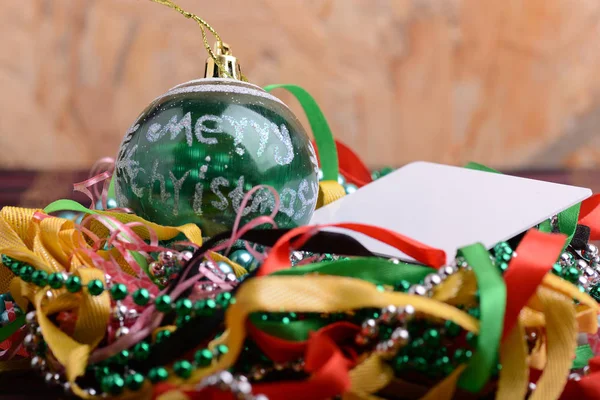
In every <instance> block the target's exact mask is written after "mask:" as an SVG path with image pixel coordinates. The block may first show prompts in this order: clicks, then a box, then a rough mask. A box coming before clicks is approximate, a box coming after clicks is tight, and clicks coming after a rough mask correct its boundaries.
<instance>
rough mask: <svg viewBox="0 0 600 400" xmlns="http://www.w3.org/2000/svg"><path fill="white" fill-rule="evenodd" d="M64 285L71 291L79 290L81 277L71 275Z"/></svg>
mask: <svg viewBox="0 0 600 400" xmlns="http://www.w3.org/2000/svg"><path fill="white" fill-rule="evenodd" d="M65 287H66V288H67V290H68V291H69V292H71V293H77V292H79V291H80V290H81V278H80V277H78V276H75V275H71V276H70V277H69V278H68V279H67V282H66V283H65Z"/></svg>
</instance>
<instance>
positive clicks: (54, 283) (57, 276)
mask: <svg viewBox="0 0 600 400" xmlns="http://www.w3.org/2000/svg"><path fill="white" fill-rule="evenodd" d="M64 283H65V278H64V277H63V275H62V274H61V273H60V272H54V273H52V274H50V276H49V277H48V285H50V287H51V288H52V289H60V288H61V287H62V286H63V285H64Z"/></svg>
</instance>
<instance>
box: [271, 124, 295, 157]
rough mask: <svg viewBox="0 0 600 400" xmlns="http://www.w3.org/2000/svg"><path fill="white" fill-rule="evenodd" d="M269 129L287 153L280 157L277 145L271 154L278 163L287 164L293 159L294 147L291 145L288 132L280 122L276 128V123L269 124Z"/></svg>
mask: <svg viewBox="0 0 600 400" xmlns="http://www.w3.org/2000/svg"><path fill="white" fill-rule="evenodd" d="M271 130H272V131H273V132H274V133H275V135H276V136H277V137H278V138H279V140H281V142H282V143H283V144H284V145H285V147H286V148H287V154H286V155H285V156H284V157H282V156H281V154H279V146H275V154H274V156H273V157H274V158H275V162H276V163H277V164H279V165H288V164H289V163H291V162H292V160H293V159H294V147H293V146H292V139H291V138H290V132H289V131H288V129H287V128H286V126H285V125H284V124H281V128H278V127H277V125H276V124H271Z"/></svg>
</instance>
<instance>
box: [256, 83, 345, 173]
mask: <svg viewBox="0 0 600 400" xmlns="http://www.w3.org/2000/svg"><path fill="white" fill-rule="evenodd" d="M264 89H265V90H266V91H267V92H271V91H273V90H275V89H285V90H287V91H288V92H290V93H291V94H292V95H294V97H296V99H297V100H298V102H299V103H300V105H301V106H302V109H303V110H304V113H305V114H306V117H307V118H308V123H309V124H310V128H311V129H312V132H313V136H314V137H315V143H316V144H317V151H318V152H319V159H320V161H321V169H322V170H323V180H326V181H337V179H338V173H339V169H338V155H337V148H336V146H335V140H334V139H333V134H332V133H331V129H330V128H329V124H328V123H327V119H325V115H323V112H322V111H321V108H320V107H319V105H318V104H317V102H316V101H315V99H314V98H313V97H312V96H311V95H310V93H308V92H307V91H306V90H304V89H303V88H301V87H300V86H296V85H287V84H278V85H269V86H265V88H264Z"/></svg>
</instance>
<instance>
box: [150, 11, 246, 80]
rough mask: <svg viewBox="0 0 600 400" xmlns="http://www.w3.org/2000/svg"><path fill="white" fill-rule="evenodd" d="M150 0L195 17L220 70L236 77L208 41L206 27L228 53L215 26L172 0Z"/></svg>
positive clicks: (205, 44) (209, 51)
mask: <svg viewBox="0 0 600 400" xmlns="http://www.w3.org/2000/svg"><path fill="white" fill-rule="evenodd" d="M150 1H152V2H154V3H157V4H162V5H163V6H167V7H169V8H172V9H173V10H175V11H177V12H178V13H180V14H181V15H183V16H184V17H186V18H188V19H193V20H194V21H196V22H197V23H198V25H199V26H200V30H201V31H202V41H203V42H204V48H205V49H206V51H207V52H208V54H209V55H210V58H212V59H213V61H214V62H215V65H216V66H217V67H218V68H219V70H220V71H221V72H222V73H223V75H224V76H227V77H228V78H232V79H235V77H234V76H233V75H231V73H230V72H229V71H228V70H227V68H226V67H225V66H224V65H223V63H222V62H221V61H220V60H219V57H217V54H215V52H214V51H213V49H212V48H211V46H210V43H208V38H207V37H206V31H205V30H204V28H206V29H208V31H209V32H210V33H212V35H213V36H214V37H215V39H216V41H217V47H218V48H219V50H220V52H221V53H223V54H225V53H226V50H227V49H226V47H225V46H224V45H223V41H222V40H221V36H219V34H218V33H217V31H216V30H215V28H213V27H212V26H211V25H210V24H209V23H208V22H206V21H205V20H203V19H202V18H200V17H199V16H197V15H196V14H193V13H191V12H189V11H185V10H184V9H182V8H181V7H179V6H178V5H177V4H175V3H174V2H172V1H171V0H150ZM241 78H242V80H243V81H246V77H245V76H243V75H242V76H241Z"/></svg>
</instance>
